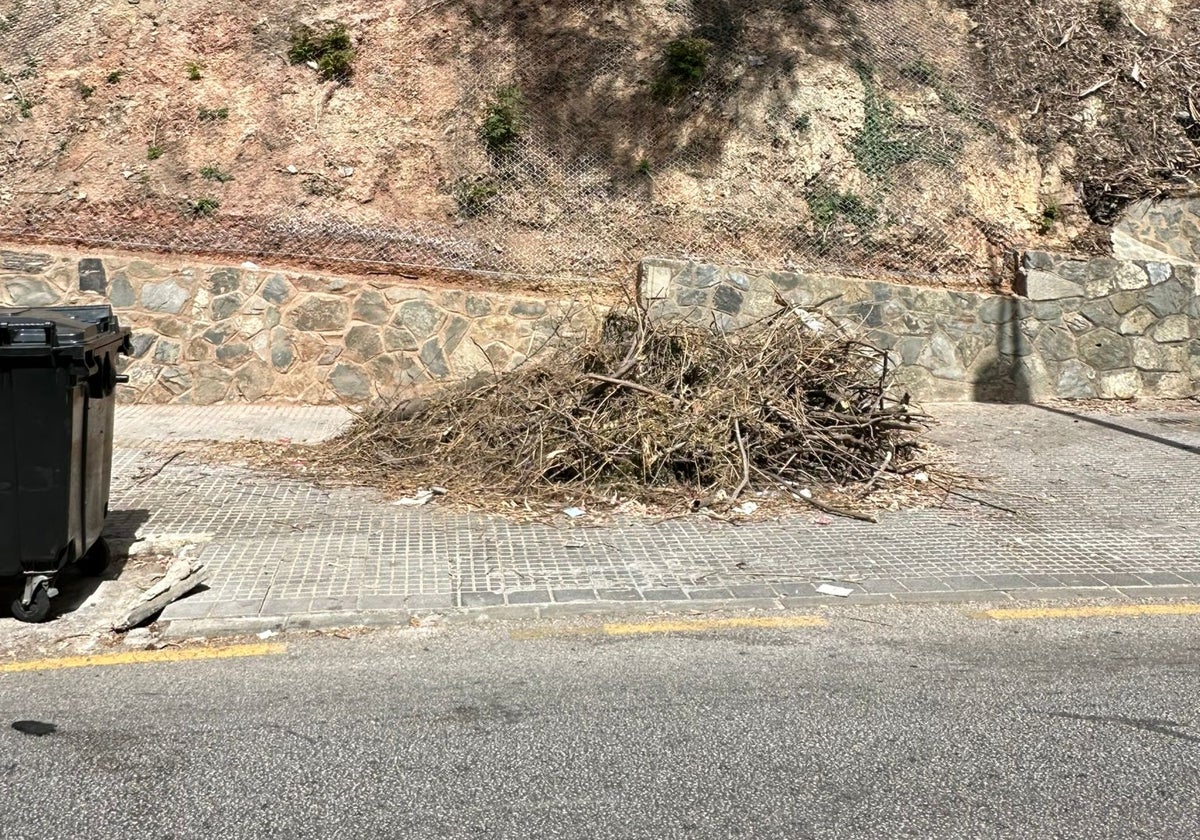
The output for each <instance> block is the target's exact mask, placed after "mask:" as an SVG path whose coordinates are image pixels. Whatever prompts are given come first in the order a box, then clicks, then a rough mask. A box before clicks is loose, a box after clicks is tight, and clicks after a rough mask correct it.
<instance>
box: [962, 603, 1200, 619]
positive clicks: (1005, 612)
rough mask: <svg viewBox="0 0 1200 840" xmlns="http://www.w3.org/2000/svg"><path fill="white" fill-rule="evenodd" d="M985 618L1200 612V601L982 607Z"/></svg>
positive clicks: (1103, 616)
mask: <svg viewBox="0 0 1200 840" xmlns="http://www.w3.org/2000/svg"><path fill="white" fill-rule="evenodd" d="M979 615H980V616H982V617H984V618H994V619H997V620H999V621H1020V620H1029V619H1046V618H1140V617H1144V616H1151V615H1200V604H1106V605H1102V606H1092V607H1021V608H1016V607H1014V608H1011V609H1007V608H1005V609H995V610H984V611H983V612H981V613H979Z"/></svg>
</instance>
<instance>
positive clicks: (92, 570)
mask: <svg viewBox="0 0 1200 840" xmlns="http://www.w3.org/2000/svg"><path fill="white" fill-rule="evenodd" d="M111 562H112V549H110V548H109V547H108V541H107V540H105V539H104V537H100V539H98V540H96V541H95V542H94V543H92V547H91V548H89V549H88V550H87V553H86V554H84V555H83V556H82V557H80V558H79V559H78V560H76V561H75V567H76V568H77V569H79V573H80V574H82V575H86V576H87V577H100V575H102V574H104V570H105V569H107V568H108V564H109V563H111Z"/></svg>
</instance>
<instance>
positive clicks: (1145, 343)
mask: <svg viewBox="0 0 1200 840" xmlns="http://www.w3.org/2000/svg"><path fill="white" fill-rule="evenodd" d="M1019 262H1020V266H1021V270H1020V276H1019V277H1018V278H1017V281H1016V283H1015V287H1016V288H1017V290H1018V291H1019V292H1020V294H1018V295H999V294H987V293H981V292H972V291H960V290H952V289H937V288H923V287H917V286H906V285H899V284H894V283H885V282H877V281H860V280H850V279H846V278H843V277H835V276H830V275H822V274H802V273H788V272H745V271H742V270H739V269H736V268H732V267H722V266H714V265H703V264H698V263H690V262H679V261H670V260H646V261H644V262H643V263H642V266H641V279H640V291H641V294H642V297H643V299H644V301H645V303H646V306H647V310H648V312H649V314H650V316H651V317H652V318H654V319H666V320H672V319H682V320H685V321H688V322H691V323H697V324H703V325H705V326H714V325H715V326H716V327H718V328H720V329H724V330H732V329H736V328H737V327H739V326H743V325H745V324H747V323H749V322H751V321H753V320H755V319H757V318H761V317H763V316H765V315H767V314H770V313H771V312H773V311H775V310H776V309H777V308H778V306H779V304H778V302H777V300H778V299H779V298H780V297H782V298H783V299H785V300H787V301H788V302H790V303H793V304H796V305H800V306H815V305H817V304H822V308H823V310H824V311H825V312H827V313H828V314H830V315H831V316H833V317H835V318H837V319H838V320H840V321H842V322H843V323H845V324H847V325H848V326H850V327H852V328H854V329H858V330H861V331H862V333H863V334H865V336H866V337H867V338H868V339H870V340H871V341H873V342H875V343H876V344H878V345H879V346H880V347H882V348H884V349H886V350H888V351H889V352H890V353H891V354H892V358H893V360H894V362H895V363H896V365H897V377H898V381H899V383H900V384H901V385H902V386H903V387H905V388H907V389H908V390H909V391H910V392H911V393H912V394H913V395H914V396H915V397H916V398H918V399H923V400H1014V401H1027V400H1043V399H1050V398H1055V397H1065V398H1090V397H1104V398H1129V397H1136V396H1147V397H1168V398H1170V397H1189V396H1194V395H1196V394H1198V393H1200V275H1198V273H1197V268H1196V266H1194V265H1191V264H1188V263H1175V262H1168V261H1163V260H1151V261H1144V260H1117V259H1108V258H1104V259H1091V260H1079V259H1074V258H1071V257H1068V256H1061V255H1055V254H1046V253H1041V252H1028V253H1025V254H1023V255H1021V258H1020V261H1019ZM585 293H586V294H585ZM573 297H575V298H576V299H575V300H573V301H570V302H568V301H565V300H560V301H545V300H542V299H538V298H535V297H532V296H529V295H520V294H507V293H499V292H491V291H470V290H466V289H461V288H438V287H435V286H430V285H426V284H421V283H416V282H411V281H407V280H404V279H401V278H396V277H391V278H370V279H367V278H346V277H335V276H326V275H316V274H305V273H297V272H281V271H273V270H265V269H261V268H258V267H256V266H253V265H250V264H245V265H243V266H241V267H235V266H217V265H202V264H198V263H194V262H176V261H172V260H170V259H168V258H165V257H164V258H157V257H156V258H155V259H153V260H150V259H146V258H137V257H122V256H114V255H101V256H88V257H84V258H82V259H80V258H78V257H77V256H73V255H68V254H65V253H40V252H39V253H33V252H16V251H0V306H7V305H18V306H51V305H57V304H65V303H92V302H98V301H102V300H105V299H107V300H109V301H110V302H111V303H112V304H113V306H114V307H115V308H116V309H117V311H118V313H119V314H120V315H121V318H122V321H123V322H124V323H126V324H128V325H130V326H132V327H133V329H134V339H133V343H134V348H135V358H134V359H133V360H132V361H131V363H130V364H129V366H128V371H127V372H128V373H129V375H130V387H128V388H123V389H122V390H121V394H122V399H124V400H127V401H137V402H155V403H168V402H178V403H214V402H220V401H225V400H247V401H260V400H262V401H268V400H293V401H300V402H305V403H329V402H342V403H349V404H363V403H368V402H372V401H374V400H378V399H390V398H393V397H394V396H396V395H397V394H399V393H402V392H404V391H406V390H410V389H412V388H414V387H417V386H420V385H422V384H426V383H430V382H434V381H437V380H444V379H458V378H465V377H468V376H471V375H473V374H475V373H478V372H479V371H487V370H492V369H496V370H507V369H511V368H512V367H514V366H515V365H517V364H519V363H520V362H521V361H523V360H524V359H525V358H527V357H529V356H530V355H532V354H534V353H536V352H537V351H538V350H539V349H541V348H542V347H544V346H546V345H547V344H548V343H552V342H559V341H575V340H578V339H579V338H580V337H582V336H584V335H586V334H587V333H588V331H589V330H592V329H595V328H596V327H597V326H598V325H599V322H600V320H601V318H602V317H603V314H604V313H605V312H606V311H607V305H606V301H605V300H604V299H603V297H604V296H603V295H600V294H597V293H596V291H595V290H588V289H584V288H580V289H578V290H576V291H575V293H574V294H573Z"/></svg>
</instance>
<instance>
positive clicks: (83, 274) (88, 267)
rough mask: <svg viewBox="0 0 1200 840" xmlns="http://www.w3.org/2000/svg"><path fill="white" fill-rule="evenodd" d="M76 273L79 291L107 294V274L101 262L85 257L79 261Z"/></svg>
mask: <svg viewBox="0 0 1200 840" xmlns="http://www.w3.org/2000/svg"><path fill="white" fill-rule="evenodd" d="M78 272H79V291H81V292H95V293H96V294H99V295H107V294H108V273H107V272H106V271H105V269H104V261H103V260H99V259H97V258H95V257H85V258H84V259H81V260H80V261H79V266H78Z"/></svg>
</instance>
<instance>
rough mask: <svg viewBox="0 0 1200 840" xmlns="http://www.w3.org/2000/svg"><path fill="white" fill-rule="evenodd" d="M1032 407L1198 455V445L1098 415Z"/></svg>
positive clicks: (1049, 407)
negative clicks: (1101, 417) (1132, 427)
mask: <svg viewBox="0 0 1200 840" xmlns="http://www.w3.org/2000/svg"><path fill="white" fill-rule="evenodd" d="M1034 408H1037V409H1040V410H1042V411H1049V412H1050V413H1051V414H1059V415H1062V416H1063V417H1070V418H1072V419H1074V420H1079V421H1082V422H1084V423H1091V424H1092V425H1095V426H1101V427H1103V428H1105V429H1111V430H1112V431H1114V432H1120V433H1122V434H1126V435H1130V436H1132V437H1135V438H1141V439H1142V440H1148V441H1150V442H1151V443H1158V444H1161V445H1163V446H1169V447H1171V448H1172V449H1179V450H1182V451H1183V452H1187V453H1190V454H1192V455H1200V446H1195V445H1193V444H1190V443H1182V442H1181V441H1178V440H1171V439H1170V438H1165V437H1162V436H1161V435H1156V434H1152V433H1151V432H1143V431H1141V430H1140V429H1131V428H1129V427H1128V426H1122V425H1121V424H1120V423H1113V422H1112V421H1110V420H1102V419H1100V418H1099V417H1088V416H1087V415H1086V414H1076V413H1075V412H1074V411H1067V410H1066V409H1065V408H1055V407H1054V406H1050V405H1037V404H1035V405H1034Z"/></svg>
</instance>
